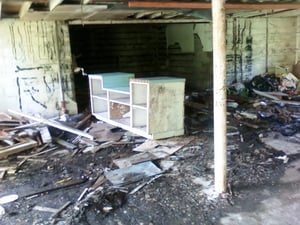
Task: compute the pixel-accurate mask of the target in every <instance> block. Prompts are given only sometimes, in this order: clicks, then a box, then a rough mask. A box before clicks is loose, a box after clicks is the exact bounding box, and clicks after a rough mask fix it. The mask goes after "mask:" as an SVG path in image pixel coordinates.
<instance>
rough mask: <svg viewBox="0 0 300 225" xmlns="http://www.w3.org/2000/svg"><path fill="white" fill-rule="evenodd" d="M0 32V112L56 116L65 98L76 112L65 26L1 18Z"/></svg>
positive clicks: (67, 35)
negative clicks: (0, 96) (11, 111)
mask: <svg viewBox="0 0 300 225" xmlns="http://www.w3.org/2000/svg"><path fill="white" fill-rule="evenodd" d="M0 33H1V34H2V36H1V38H0V48H1V51H0V61H1V67H0V77H1V84H0V94H1V95H2V96H3V97H2V100H1V104H0V111H3V112H5V111H6V110H7V109H13V110H17V111H21V112H25V113H30V114H32V113H39V114H42V115H43V116H46V117H50V116H57V115H58V114H59V112H60V106H61V101H62V99H64V100H65V101H66V103H67V104H66V107H67V109H68V110H69V113H77V106H76V103H75V102H74V100H73V99H74V86H73V81H72V79H73V77H72V74H71V54H70V42H69V33H68V27H67V26H66V25H64V24H60V23H55V22H42V21H41V22H37V21H36V22H24V21H19V20H4V19H3V20H1V21H0ZM58 49H59V51H58ZM61 87H62V88H61ZM4 96H5V97H4Z"/></svg>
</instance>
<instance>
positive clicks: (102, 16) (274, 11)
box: [0, 0, 300, 24]
mask: <svg viewBox="0 0 300 225" xmlns="http://www.w3.org/2000/svg"><path fill="white" fill-rule="evenodd" d="M225 7H226V14H227V16H228V17H256V16H277V17H278V16H281V17H286V16H299V15H300V0H296V1H295V0H280V1H279V0H273V1H271V0H227V1H226V5H225ZM0 9H1V10H0V17H1V18H2V19H3V18H20V19H22V20H60V21H68V22H69V23H71V24H72V23H73V24H76V23H95V24H96V23H147V22H149V23H150V22H151V23H160V22H161V23H171V22H208V21H210V20H211V12H210V11H211V1H209V0H198V1H195V0H177V1H174V0H168V1H164V0H161V1H157V0H152V1H151V0H150V1H144V0H134V1H125V0H32V1H24V0H2V1H0Z"/></svg>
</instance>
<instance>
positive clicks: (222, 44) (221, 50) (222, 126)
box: [212, 0, 227, 193]
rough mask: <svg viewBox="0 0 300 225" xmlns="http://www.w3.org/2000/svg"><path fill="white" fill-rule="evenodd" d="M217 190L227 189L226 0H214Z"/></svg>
mask: <svg viewBox="0 0 300 225" xmlns="http://www.w3.org/2000/svg"><path fill="white" fill-rule="evenodd" d="M212 19H213V71H214V72H213V82H214V83H213V89H214V166H215V168H214V169H215V191H216V192H217V193H222V192H225V191H226V167H227V163H226V161H227V156H226V154H227V152H226V146H227V138H226V41H225V38H226V31H225V28H226V21H225V20H226V16H225V0H212Z"/></svg>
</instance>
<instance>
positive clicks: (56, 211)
mask: <svg viewBox="0 0 300 225" xmlns="http://www.w3.org/2000/svg"><path fill="white" fill-rule="evenodd" d="M76 117H78V118H76V120H72V119H70V121H69V123H66V122H61V121H59V120H58V119H57V120H56V119H44V118H41V117H34V116H31V115H27V114H24V113H20V112H14V111H12V110H9V112H7V113H1V114H0V124H1V125H0V175H1V180H2V181H3V182H4V181H5V180H6V179H5V178H6V175H9V174H15V175H16V176H17V175H18V174H19V172H20V171H21V172H22V173H23V174H24V173H26V171H30V167H31V166H33V164H32V165H31V163H29V162H38V163H40V164H43V165H44V166H45V173H48V172H50V171H48V170H51V168H52V165H51V164H50V163H51V162H54V163H55V162H57V161H58V159H54V160H53V155H54V154H55V153H56V152H58V151H59V149H63V150H60V151H67V152H68V154H69V155H70V157H71V160H72V161H73V160H75V157H76V160H80V159H77V158H80V157H82V155H92V156H93V157H95V156H96V154H100V153H101V152H100V151H107V149H109V148H112V149H118V148H121V149H122V148H123V147H125V146H132V147H130V148H132V150H133V151H132V152H131V154H130V156H128V153H127V154H125V155H126V156H124V155H122V153H120V152H119V154H116V155H115V156H114V158H111V162H110V164H109V166H107V165H106V166H105V167H104V166H103V167H101V166H102V165H98V167H99V168H97V169H96V168H94V169H84V173H83V175H81V177H80V178H78V177H77V175H68V176H65V175H63V174H62V175H60V174H58V177H55V178H54V179H55V180H53V181H52V180H47V183H51V185H49V187H43V186H42V188H38V189H37V190H32V191H29V192H27V193H23V194H22V195H20V196H18V197H17V198H16V199H14V200H13V201H18V200H20V199H23V200H24V201H25V202H26V201H30V200H31V199H34V198H37V197H39V196H43V195H45V194H48V193H51V192H54V191H58V190H63V189H66V188H70V187H74V188H75V186H76V187H77V186H78V188H80V187H82V186H84V189H79V190H80V192H79V194H78V197H77V200H76V201H74V200H72V201H65V204H62V205H61V207H58V208H54V207H47V206H43V205H35V206H34V207H33V208H32V210H34V211H42V212H49V213H51V216H50V217H49V220H56V219H57V218H58V217H61V214H62V212H63V211H66V210H68V208H71V207H70V206H73V210H71V211H70V213H71V214H72V215H71V216H70V217H69V218H71V219H74V221H75V223H76V218H80V216H81V214H82V213H83V212H84V211H85V209H86V207H90V206H92V207H96V208H97V210H99V211H100V212H102V213H104V214H106V213H109V212H111V211H112V210H114V209H116V208H118V207H120V206H122V204H123V203H124V202H125V201H126V199H127V196H128V195H132V194H134V193H136V192H137V191H139V190H140V189H142V188H143V187H145V186H146V185H148V184H150V183H152V182H154V181H155V180H156V179H158V178H159V177H161V176H163V175H164V174H165V173H166V172H168V171H169V170H170V168H171V167H172V166H173V165H174V163H175V162H176V161H178V160H182V159H185V157H195V156H197V155H192V156H191V155H188V156H176V155H174V154H175V153H176V152H177V151H178V150H180V149H182V148H183V147H184V146H187V145H189V144H190V143H191V142H192V141H193V140H194V137H175V138H170V139H164V140H147V139H145V138H143V137H140V136H136V135H134V134H132V133H129V132H126V131H124V130H122V129H120V128H118V127H113V126H111V125H109V124H106V123H102V122H101V121H96V122H92V119H93V118H92V117H91V115H90V114H85V115H76ZM74 121H75V122H74ZM48 156H50V159H48ZM77 156H78V157H77ZM102 157H103V156H102ZM54 158H55V157H54ZM166 158H168V159H166ZM52 160H53V161H52ZM12 162H13V163H12ZM72 163H73V162H72ZM24 164H25V165H26V166H24ZM62 164H63V163H62ZM85 164H87V168H88V167H89V165H90V164H92V163H91V162H89V161H87V162H86V163H85ZM4 165H5V166H4ZM46 165H47V166H46ZM74 165H76V163H75V162H74ZM74 165H73V166H74ZM62 166H63V167H68V165H62ZM58 178H60V179H58ZM6 192H7V191H6ZM9 194H14V193H9ZM0 197H1V196H0ZM2 197H4V198H5V197H6V196H2ZM24 201H23V202H24Z"/></svg>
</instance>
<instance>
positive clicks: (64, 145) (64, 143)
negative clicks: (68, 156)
mask: <svg viewBox="0 0 300 225" xmlns="http://www.w3.org/2000/svg"><path fill="white" fill-rule="evenodd" d="M53 140H54V141H55V142H56V143H57V144H60V145H62V146H63V147H65V148H67V149H71V150H74V149H76V148H78V147H77V146H76V145H73V144H72V143H70V142H67V141H65V140H63V139H60V138H54V139H53Z"/></svg>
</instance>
